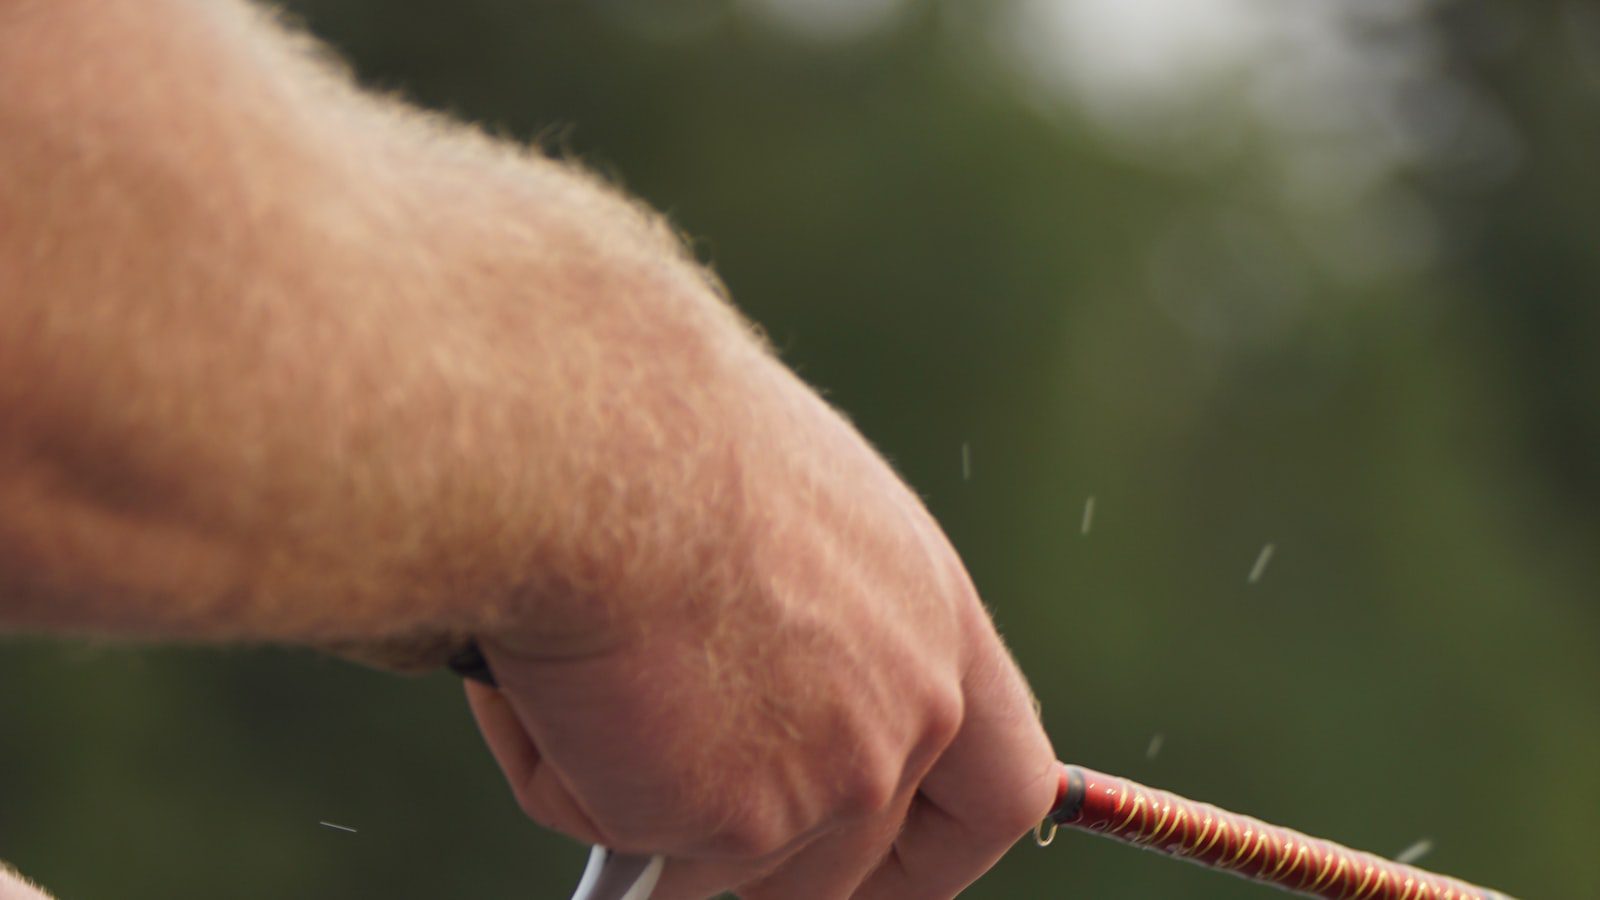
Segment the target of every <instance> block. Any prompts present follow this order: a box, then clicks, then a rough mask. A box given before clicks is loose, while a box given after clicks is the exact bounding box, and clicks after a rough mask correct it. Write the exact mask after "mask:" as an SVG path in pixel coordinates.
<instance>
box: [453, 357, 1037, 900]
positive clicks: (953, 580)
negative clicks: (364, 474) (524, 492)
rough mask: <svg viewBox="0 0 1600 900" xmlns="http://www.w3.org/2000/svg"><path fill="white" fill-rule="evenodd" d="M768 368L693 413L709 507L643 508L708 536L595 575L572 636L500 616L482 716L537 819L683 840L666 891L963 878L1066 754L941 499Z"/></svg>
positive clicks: (673, 899)
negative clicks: (718, 402) (958, 544)
mask: <svg viewBox="0 0 1600 900" xmlns="http://www.w3.org/2000/svg"><path fill="white" fill-rule="evenodd" d="M757 368H759V369H760V371H759V373H755V374H753V375H752V377H751V378H750V379H749V380H748V382H747V383H746V384H744V385H742V387H741V390H742V391H743V392H744V395H743V403H742V404H735V407H736V408H740V409H742V410H743V411H744V415H742V416H738V417H734V418H733V420H732V421H702V422H700V423H698V428H699V429H700V431H701V433H702V434H703V436H704V437H705V439H706V440H707V441H708V442H709V443H711V444H713V445H717V446H720V447H721V448H722V450H721V451H719V452H717V453H715V454H711V455H710V456H711V458H712V459H714V460H715V462H714V463H713V464H712V467H713V468H715V469H717V470H718V471H717V472H715V473H714V474H713V475H709V476H708V475H707V474H706V473H703V472H702V473H699V477H701V478H705V477H709V478H710V484H711V485H713V489H711V490H709V491H708V493H709V494H711V495H712V496H709V497H708V496H700V497H692V496H688V497H681V498H680V501H681V502H682V503H684V504H693V505H696V506H697V507H702V508H704V509H709V510H711V511H712V512H711V514H699V513H696V514H693V515H690V514H686V513H684V512H683V511H682V510H660V511H655V510H652V511H642V512H640V513H638V514H640V515H651V514H655V515H659V516H660V517H661V519H662V520H663V521H668V522H672V521H678V522H681V521H685V520H686V519H698V520H699V521H700V522H701V523H702V524H704V525H706V526H707V527H709V528H711V530H712V531H713V532H714V533H709V534H708V533H705V532H702V533H700V534H697V535H694V536H692V537H690V536H686V535H681V534H674V533H673V529H672V528H671V527H664V528H663V529H661V533H660V536H661V537H662V538H663V539H664V540H665V543H664V544H663V545H662V546H630V553H631V554H632V556H630V558H629V559H627V560H614V561H611V564H612V565H614V566H615V567H616V571H618V572H621V573H622V574H617V575H614V576H613V575H611V574H609V573H608V572H601V573H597V572H596V571H590V572H588V573H587V576H586V577H584V578H583V579H581V582H582V583H583V584H585V585H587V587H586V588H584V589H583V590H579V591H576V592H577V593H583V594H586V596H585V597H584V598H583V599H584V600H585V602H587V603H588V604H591V605H592V606H594V607H598V608H601V609H603V610H605V612H604V613H603V614H601V615H590V616H588V617H586V620H585V624H584V625H583V626H582V627H581V628H576V629H572V630H570V631H569V632H568V633H566V634H565V635H563V636H561V637H559V638H554V639H553V638H552V637H551V636H550V635H551V634H552V633H554V632H555V631H560V630H561V629H559V628H556V629H552V628H551V627H550V624H549V623H548V622H541V623H538V624H537V626H536V627H527V628H524V629H520V630H519V629H517V628H512V629H508V630H507V631H505V632H504V633H501V634H494V635H486V636H483V637H482V638H481V639H480V643H481V645H482V649H483V652H484V654H485V656H486V657H487V659H488V661H489V664H490V666H491V668H492V669H493V671H494V673H495V675H496V678H497V680H498V682H499V685H500V689H499V690H496V689H493V688H489V687H486V686H483V685H479V684H474V683H469V684H468V686H467V691H468V697H469V700H470V703H471V705H472V709H473V712H474V714H475V716H476V717H477V720H478V724H479V727H480V728H481V729H482V731H483V734H484V737H485V739H486V741H487V742H488V744H489V747H490V749H491V751H492V752H493V754H494V756H495V758H496V760H497V761H498V762H499V764H500V766H501V768H502V770H503V771H504V773H505V775H506V778H507V779H508V781H509V782H510V785H511V788H512V790H513V792H514V793H515V795H516V797H517V800H518V801H519V803H520V804H521V806H522V808H523V809H524V810H525V811H526V812H527V813H528V815H529V816H530V817H532V818H533V819H535V820H536V821H538V822H540V823H541V824H544V825H546V826H548V827H550V828H554V829H556V830H559V831H562V832H564V833H566V834H569V835H572V836H573V837H576V838H578V839H580V840H583V841H586V842H590V843H601V844H604V845H606V846H608V847H611V848H613V849H616V850H618V851H622V852H628V853H637V854H665V855H666V856H667V857H668V858H669V862H668V865H667V867H666V869H665V872H664V874H663V876H662V879H661V881H660V883H659V885H658V887H657V889H656V893H655V894H654V895H653V896H654V897H656V898H660V900H678V898H698V897H706V896H710V895H713V894H716V893H718V892H721V891H725V890H731V891H735V892H736V893H738V894H739V895H740V896H742V897H746V898H752V900H786V898H845V897H855V898H918V900H927V898H937V897H951V896H954V895H955V894H957V893H958V892H959V891H960V890H962V889H963V888H964V887H965V886H966V885H968V884H970V883H971V882H972V881H973V880H974V879H976V878H977V877H978V876H980V875H981V874H983V873H984V872H985V871H986V870H987V869H988V868H989V867H990V866H991V865H993V864H994V862H995V861H996V860H997V859H998V858H999V857H1000V856H1001V855H1002V854H1003V853H1004V852H1005V851H1006V849H1007V848H1008V847H1010V845H1011V844H1012V843H1013V842H1014V841H1015V840H1016V839H1017V837H1018V836H1020V835H1021V834H1023V833H1024V832H1025V831H1026V830H1027V829H1028V828H1030V827H1031V826H1032V825H1033V824H1034V823H1036V822H1037V821H1038V820H1039V819H1041V818H1042V817H1043V816H1044V815H1045V814H1046V812H1047V811H1048V810H1049V808H1050V806H1051V804H1052V802H1053V801H1054V799H1055V792H1056V787H1057V779H1056V768H1055V763H1054V759H1055V756H1054V753H1053V752H1052V750H1051V747H1050V744H1049V741H1048V739H1047V738H1046V737H1045V735H1044V732H1043V730H1042V728H1041V727H1040V725H1039V723H1038V720H1037V717H1036V713H1035V710H1034V708H1033V701H1032V698H1031V695H1030V692H1029V690H1028V687H1027V685H1026V683H1025V681H1024V680H1023V677H1022V675H1021V674H1020V672H1019V671H1018V670H1017V667H1016V666H1015V664H1014V663H1013V661H1012V660H1011V658H1010V656H1009V654H1008V653H1007V652H1006V650H1005V648H1004V646H1003V645H1002V643H1001V641H1000V639H999V637H998V635H997V634H996V632H995V629H994V627H993V625H992V624H991V623H990V621H989V618H988V615H987V613H986V611H985V610H984V608H983V606H982V604H981V603H980V601H979V599H978V597H977V594H976V592H975V590H974V589H973V586H972V584H971V582H970V580H969V579H968V577H967V574H966V572H965V571H964V569H963V567H962V565H961V563H960V561H959V559H958V558H957V556H956V554H955V552H954V551H953V549H952V548H951V547H950V545H949V543H948V542H947V540H946V539H945V537H944V536H943V534H942V533H941V532H940V530H939V528H938V527H937V525H936V524H935V523H934V521H933V520H932V518H931V517H930V516H929V515H928V513H927V512H926V511H925V510H924V508H923V507H922V505H921V503H920V502H919V501H918V500H917V499H916V497H915V496H914V495H913V494H912V493H911V492H910V491H909V490H908V489H907V488H906V487H905V486H904V485H903V484H902V483H901V482H900V480H899V479H898V478H897V477H896V476H895V475H894V473H893V472H892V471H891V470H890V468H889V467H888V466H887V465H886V464H885V463H884V462H883V461H882V460H881V459H880V458H879V457H878V455H877V454H876V453H874V452H873V451H872V449H871V448H870V447H869V446H868V445H867V444H866V443H865V441H863V440H862V439H861V438H860V436H859V435H858V434H857V433H856V432H855V431H854V430H853V429H852V428H851V427H850V426H849V425H848V424H847V423H845V422H844V421H843V420H842V419H841V418H840V417H839V416H838V415H837V414H836V413H834V412H833V411H832V410H830V409H828V408H827V406H826V405H825V404H824V403H822V401H821V400H820V399H818V398H817V397H816V396H815V395H814V394H813V393H811V392H810V391H809V390H808V389H807V388H805V387H804V386H803V385H801V384H800V383H799V382H798V380H796V379H794V378H793V376H791V375H789V373H787V372H786V371H784V370H782V369H781V367H779V366H777V365H776V364H775V363H770V362H769V364H763V365H761V366H758V367H757ZM644 533H646V534H649V533H650V530H649V529H645V531H644ZM679 541H682V545H681V546H672V544H674V543H677V542H679ZM645 543H646V544H648V543H649V541H645ZM674 553H681V554H683V555H685V556H686V557H687V558H685V559H684V560H682V563H683V564H682V565H679V566H677V567H672V566H665V567H663V566H661V565H655V564H651V563H650V562H648V561H642V560H648V558H649V557H650V556H651V555H652V554H666V555H672V554H674ZM590 563H591V568H593V567H595V566H599V567H601V568H602V569H603V568H604V566H605V564H606V561H604V560H591V561H590ZM641 573H649V576H650V577H648V578H638V577H634V576H635V575H639V574H641ZM569 581H570V582H571V583H574V584H576V583H579V581H580V579H569Z"/></svg>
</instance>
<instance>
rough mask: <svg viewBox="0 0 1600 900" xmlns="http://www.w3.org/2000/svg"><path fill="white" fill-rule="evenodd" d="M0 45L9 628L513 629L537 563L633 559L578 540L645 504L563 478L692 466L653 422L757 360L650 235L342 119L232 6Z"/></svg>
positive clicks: (2, 550) (623, 211) (403, 126)
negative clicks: (612, 512) (681, 463)
mask: <svg viewBox="0 0 1600 900" xmlns="http://www.w3.org/2000/svg"><path fill="white" fill-rule="evenodd" d="M0 23H3V24H0V69H3V70H4V71H0V298H3V305H0V416H3V422H4V428H3V429H0V596H3V597H4V602H3V604H0V621H3V622H4V623H5V624H7V625H8V626H10V627H13V628H15V627H22V628H47V629H57V630H60V629H68V630H75V631H111V632H118V633H135V634H148V635H167V636H181V637H209V638H225V637H248V638H261V639H292V640H302V641H305V640H315V641H326V640H341V639H357V640H360V639H371V638H396V637H399V638H404V637H407V636H411V635H417V634H429V633H433V634H438V633H443V632H462V631H477V630H482V629H484V628H486V627H488V626H491V625H492V624H493V622H494V621H495V620H496V619H498V618H503V617H506V616H509V615H518V616H522V615H525V614H526V613H527V612H529V610H528V609H525V608H522V607H526V606H530V605H537V603H539V602H540V601H541V600H542V599H544V598H548V597H549V596H550V595H551V593H552V591H551V588H556V587H560V586H559V585H550V584H547V583H546V582H548V581H549V580H550V578H551V577H552V575H551V573H552V571H553V570H554V569H555V568H556V567H555V566H553V565H552V563H554V562H555V561H556V560H555V559H554V558H553V557H554V556H563V555H569V554H573V553H577V554H579V555H581V556H585V557H591V556H597V555H599V554H602V553H605V552H608V550H607V548H606V547H605V546H604V545H606V544H608V543H609V544H615V543H617V542H627V541H629V540H631V539H632V538H631V536H630V535H627V534H616V533H606V532H604V531H602V532H600V533H596V532H595V531H594V530H593V529H591V528H590V527H589V524H587V523H585V522H582V521H575V520H574V517H576V518H582V517H584V516H585V515H588V514H589V513H590V512H591V508H592V507H594V506H596V505H600V506H604V505H605V504H611V503H622V502H630V499H631V500H632V501H640V500H642V499H643V498H637V497H635V498H628V497H621V496H613V495H612V491H613V489H622V490H628V489H632V488H629V487H627V486H619V485H615V484H606V483H597V482H596V479H594V478H592V477H588V473H589V472H592V471H595V469H596V467H597V466H600V465H604V464H609V463H616V464H625V465H626V466H628V467H630V468H632V469H634V470H635V475H636V483H637V485H650V484H653V483H656V482H655V481H654V480H653V476H654V475H656V474H670V473H655V472H652V471H651V467H652V466H654V465H657V464H659V463H661V462H662V461H664V460H668V459H670V458H671V457H673V456H676V455H678V454H689V455H693V454H694V453H695V452H697V451H696V450H695V448H694V446H692V442H690V441H688V440H687V438H688V436H686V435H682V434H678V435H674V434H672V433H671V432H670V429H667V428H664V427H661V425H660V423H659V422H653V421H649V420H650V419H651V418H652V417H653V413H652V411H653V410H655V409H658V408H659V407H660V406H661V405H662V403H663V402H670V403H671V404H674V405H683V404H688V405H694V404H715V403H717V402H719V401H718V399H717V398H716V397H712V396H709V395H710V394H711V393H713V392H714V388H713V387H709V386H710V385H714V384H716V383H717V382H718V381H725V380H727V374H728V371H727V370H728V369H729V368H730V367H732V366H740V365H744V364H746V362H747V361H748V359H749V358H750V357H752V356H756V355H759V353H760V351H759V348H757V347H756V346H755V344H754V342H753V341H751V340H750V339H749V338H748V336H747V335H746V334H745V333H744V329H743V328H742V327H741V326H740V325H739V324H738V323H737V321H736V319H735V317H734V316H733V315H732V314H731V313H729V311H728V310H727V309H726V308H725V306H724V304H723V303H722V302H721V300H720V299H719V298H717V297H716V296H715V294H714V292H713V291H711V290H709V289H708V287H707V284H706V282H705V280H704V278H703V276H702V274H701V273H700V272H699V271H698V270H697V269H696V268H695V267H694V266H693V265H692V264H691V263H690V262H689V261H687V260H686V259H685V258H684V257H683V256H682V254H681V252H680V251H679V249H678V247H677V244H676V242H675V241H674V239H673V238H672V237H671V236H670V235H669V234H668V233H667V232H666V230H665V229H664V228H663V227H661V226H660V225H659V224H658V223H657V222H655V221H653V220H652V219H651V218H650V217H649V216H648V215H646V214H644V213H642V212H641V211H639V210H638V209H637V208H635V207H634V206H632V205H631V204H629V203H627V202H625V201H623V200H621V199H619V198H617V197H615V196H614V195H613V194H611V193H610V192H609V191H607V190H605V189H604V188H602V187H600V186H598V185H596V184H595V183H593V182H592V181H591V180H590V179H588V178H587V177H585V176H584V175H582V174H581V173H577V172H575V171H572V170H570V169H568V168H565V167H563V166H560V165H557V164H554V163H551V162H549V161H546V160H543V159H541V158H539V157H537V156H534V155H531V154H526V153H523V152H521V151H519V150H518V149H517V148H512V147H508V146H505V145H502V144H496V143H493V142H490V141H488V140H486V139H483V138H481V137H479V136H478V135H476V134H474V133H472V132H470V131H468V130H466V129H465V128H461V127H458V126H450V125H445V124H442V123H440V122H438V121H435V120H431V119H427V118H425V117H423V116H422V115H420V114H417V113H414V112H411V111H409V110H407V109H405V108H403V107H401V106H399V105H398V104H395V103H390V102H387V101H382V100H378V99H374V98H371V97H368V96H365V95H363V94H361V93H360V92H358V91H357V90H356V89H354V88H353V87H352V86H351V85H350V83H349V82H348V81H347V80H346V79H344V78H343V77H342V75H341V74H340V73H339V72H338V71H336V70H334V69H333V68H332V67H330V66H328V65H327V64H325V63H322V62H320V61H318V60H316V59H314V58H313V54H312V52H311V51H310V50H309V49H308V48H307V47H306V46H305V45H304V43H303V42H301V41H297V40H294V39H291V38H290V37H288V36H287V34H286V33H285V32H284V31H282V30H279V29H277V28H273V27H269V26H268V25H267V24H266V23H265V22H264V21H262V20H261V18H260V17H259V16H258V15H256V14H254V13H253V12H252V11H251V10H249V9H248V8H246V7H244V6H242V5H239V4H235V3H213V2H200V0H159V2H110V3H86V2H55V3H32V4H29V3H23V4H21V5H15V4H14V5H12V6H11V7H10V8H9V9H7V10H6V11H5V12H4V13H3V14H0ZM641 353H647V354H648V356H649V358H648V360H647V361H644V360H641V358H640V357H641ZM667 379H671V380H672V382H673V384H672V386H671V387H670V388H668V387H667V383H666V380H667ZM702 385H705V386H708V387H705V388H704V389H703V390H702V387H701V386H702ZM697 394H705V395H707V396H696V395H697ZM621 409H628V410H630V412H631V415H630V416H627V417H623V416H619V415H618V410H621ZM641 419H642V420H643V421H640V420H641ZM602 420H605V421H602ZM597 435H603V436H604V439H603V440H602V441H600V442H599V443H600V444H603V445H597V442H596V441H595V440H594V438H595V437H596V436H597ZM674 442H678V443H679V445H678V446H674V445H673V443H674ZM606 456H612V457H615V458H614V459H610V460H607V459H604V458H603V457H606ZM683 477H692V476H683ZM707 487H711V486H707V485H694V484H682V483H677V484H674V485H673V489H675V490H696V489H699V488H707ZM679 524H682V525H684V526H686V527H689V528H691V529H698V528H699V525H700V523H694V522H684V523H679ZM575 536H581V539H579V538H576V537H575ZM584 544H586V545H588V546H580V545H584ZM567 562H571V560H563V566H562V568H565V566H566V563H567ZM578 562H581V560H580V561H578ZM562 577H569V576H566V575H563V576H562ZM574 577H581V573H580V574H579V575H578V576H574ZM513 607H516V608H513ZM553 627H560V626H553Z"/></svg>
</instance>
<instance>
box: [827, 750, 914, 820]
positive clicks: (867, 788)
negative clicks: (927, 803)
mask: <svg viewBox="0 0 1600 900" xmlns="http://www.w3.org/2000/svg"><path fill="white" fill-rule="evenodd" d="M899 788H900V771H899V767H898V766H888V765H884V764H882V763H881V762H879V761H872V762H868V763H865V764H862V765H858V766H855V767H854V768H852V769H851V770H850V775H849V777H848V778H847V779H846V781H845V783H844V784H843V786H842V789H841V792H840V797H839V813H840V815H841V817H843V818H846V819H864V818H870V817H873V816H877V815H879V814H880V813H882V812H883V811H884V810H886V809H888V808H889V805H890V804H891V803H893V802H894V799H895V794H896V793H898V791H899Z"/></svg>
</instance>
